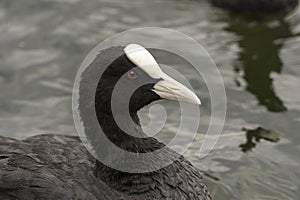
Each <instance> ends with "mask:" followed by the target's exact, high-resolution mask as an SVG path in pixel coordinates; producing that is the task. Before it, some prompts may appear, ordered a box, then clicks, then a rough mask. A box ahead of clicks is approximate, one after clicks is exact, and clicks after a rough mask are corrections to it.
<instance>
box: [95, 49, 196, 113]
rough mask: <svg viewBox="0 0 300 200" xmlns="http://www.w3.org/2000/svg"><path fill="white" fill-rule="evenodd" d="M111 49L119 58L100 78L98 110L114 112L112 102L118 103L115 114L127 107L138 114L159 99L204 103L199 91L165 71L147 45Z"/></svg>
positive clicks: (97, 100)
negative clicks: (145, 46) (201, 101)
mask: <svg viewBox="0 0 300 200" xmlns="http://www.w3.org/2000/svg"><path fill="white" fill-rule="evenodd" d="M111 51H116V54H115V55H116V58H115V59H114V60H113V62H111V63H110V64H109V66H107V68H106V70H105V71H104V73H103V74H102V76H101V78H100V80H99V83H98V87H97V93H96V99H95V101H96V102H95V105H96V110H98V112H102V114H103V113H109V114H111V110H112V105H116V106H115V107H116V108H114V109H115V110H116V113H114V114H117V115H120V114H122V113H123V112H125V111H126V110H127V111H129V113H130V115H131V117H134V116H135V115H136V113H137V111H138V110H139V109H141V108H142V107H144V106H145V105H147V104H149V103H151V102H153V101H155V100H159V99H171V100H177V101H182V102H187V103H193V104H200V100H199V98H198V97H197V96H196V95H195V93H194V92H192V91H191V90H190V89H188V88H187V87H186V86H184V85H182V84H181V83H179V82H178V81H176V80H175V79H173V78H171V77H170V76H168V75H167V74H166V73H164V72H163V71H162V70H161V68H160V66H159V65H158V63H157V62H156V60H155V59H154V57H153V56H152V55H151V53H150V52H149V51H148V50H147V49H145V48H144V47H142V46H140V45H137V44H130V45H128V46H126V47H120V48H112V49H111ZM112 55H113V54H112ZM102 67H105V66H102ZM128 109H129V110H128Z"/></svg>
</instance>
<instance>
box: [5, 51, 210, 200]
mask: <svg viewBox="0 0 300 200" xmlns="http://www.w3.org/2000/svg"><path fill="white" fill-rule="evenodd" d="M107 66H108V67H107ZM106 67H107V68H106ZM105 68H106V69H105ZM104 69H105V71H104ZM132 70H134V73H135V75H138V77H139V78H138V79H128V80H126V79H125V82H126V81H127V82H126V86H128V87H130V85H132V86H134V85H135V84H139V83H138V82H139V81H142V82H143V81H145V82H147V84H143V86H141V87H139V88H138V89H137V90H136V91H135V92H134V93H133V95H132V96H131V98H130V103H129V113H130V119H133V122H134V123H131V122H130V121H128V120H129V119H127V118H126V116H124V120H123V121H124V125H126V126H127V127H128V129H129V130H131V134H130V135H128V134H126V133H125V132H124V131H122V129H120V128H119V127H118V125H117V124H116V122H115V121H114V118H113V115H112V111H111V109H112V108H111V98H112V91H113V88H114V86H115V84H116V83H117V82H118V80H119V79H120V77H122V76H123V75H124V74H127V73H128V72H130V71H132ZM102 73H103V74H102ZM99 74H102V76H101V77H99ZM159 81H160V79H156V78H152V77H151V76H149V75H148V74H147V73H145V72H144V71H143V70H141V69H140V68H138V67H136V66H135V65H134V64H133V63H132V62H131V61H130V60H128V58H127V57H126V56H125V55H124V51H123V47H113V48H109V49H106V50H103V51H101V52H100V53H99V55H98V56H97V57H96V58H95V59H94V61H93V62H92V63H91V64H90V65H89V67H88V68H87V69H86V70H85V71H84V72H83V74H82V79H81V85H80V96H81V97H83V98H81V99H79V110H80V112H81V113H80V114H81V116H82V121H83V123H84V127H85V131H86V133H87V138H88V139H89V141H90V142H91V145H92V146H93V148H94V149H95V151H96V152H97V150H98V149H97V148H100V147H99V143H100V144H101V137H104V136H103V135H102V136H99V135H98V134H95V132H96V128H95V127H94V126H95V120H97V124H98V125H99V124H100V125H101V127H102V129H103V131H104V134H105V137H108V138H109V139H110V141H112V142H113V143H114V144H115V145H117V146H119V147H120V148H122V149H124V150H126V151H130V152H135V153H145V152H152V151H155V150H157V149H161V148H162V147H165V145H164V144H163V143H160V142H159V141H157V140H156V139H154V138H151V137H145V138H140V137H135V135H136V136H145V133H143V131H142V129H141V127H140V125H139V118H138V115H137V111H138V110H139V109H140V108H142V107H143V106H145V105H147V104H149V103H151V102H153V101H155V100H159V99H160V96H159V95H157V94H156V93H155V92H153V91H152V90H151V88H153V86H154V84H156V83H157V82H159ZM91 84H92V86H91ZM93 88H96V91H93ZM124 92H125V93H126V91H124ZM117 101H118V102H117V103H118V105H120V107H122V105H123V104H124V105H125V104H126V102H125V101H124V99H123V98H118V99H117ZM92 110H96V115H97V117H96V119H94V118H93V116H91V115H90V112H91V111H92ZM118 114H120V115H121V116H122V110H120V113H118ZM165 149H166V150H165V151H163V153H162V155H161V156H160V157H156V158H155V159H153V160H148V161H145V166H148V165H149V163H151V164H153V165H155V164H158V163H159V162H161V161H162V160H166V159H171V160H172V158H174V157H179V158H178V159H177V160H176V161H175V162H173V163H172V164H170V165H168V166H166V167H164V168H162V169H159V170H155V171H152V172H145V173H128V172H122V171H118V170H116V169H112V168H110V167H108V166H106V165H104V164H102V163H101V162H99V161H97V160H96V159H95V158H94V157H93V156H91V155H90V153H89V152H88V151H87V150H86V148H85V147H84V145H83V144H82V142H81V141H80V139H79V137H76V136H62V135H40V136H34V137H31V138H28V139H26V140H24V141H18V140H15V139H10V138H5V137H0V199H149V200H150V199H151V200H152V199H189V200H193V199H200V200H208V199H211V196H210V194H209V192H208V190H207V187H206V185H205V184H204V182H203V179H202V177H201V174H200V172H199V170H198V169H196V168H195V167H193V166H192V164H191V163H190V162H189V161H187V160H186V159H185V158H184V157H183V156H180V155H178V154H177V153H176V152H175V151H173V150H172V149H169V148H165ZM101 150H103V146H102V147H101ZM102 153H103V155H105V156H109V159H110V160H111V161H112V162H120V164H122V162H126V160H125V161H124V160H120V155H116V154H114V152H111V151H110V149H105V148H104V152H102ZM139 164H140V163H139Z"/></svg>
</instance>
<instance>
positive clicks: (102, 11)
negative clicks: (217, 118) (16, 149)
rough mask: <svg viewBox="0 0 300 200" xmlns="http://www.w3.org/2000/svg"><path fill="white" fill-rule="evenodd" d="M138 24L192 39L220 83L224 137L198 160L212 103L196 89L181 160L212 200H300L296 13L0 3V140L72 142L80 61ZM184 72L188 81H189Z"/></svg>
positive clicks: (73, 0)
mask: <svg viewBox="0 0 300 200" xmlns="http://www.w3.org/2000/svg"><path fill="white" fill-rule="evenodd" d="M141 26H158V27H166V28H172V29H175V30H178V31H180V32H183V33H185V34H187V35H189V36H191V37H193V38H194V39H195V40H197V41H198V42H199V43H201V44H202V45H203V46H204V47H205V48H206V49H207V50H208V52H209V53H210V55H211V56H212V58H213V59H214V60H215V61H216V63H217V65H218V67H219V70H220V72H221V74H222V76H223V79H224V83H225V86H226V92H227V98H228V110H227V119H226V124H225V127H224V131H223V134H222V136H221V138H220V140H219V141H218V143H217V145H216V147H215V149H214V151H213V152H212V153H210V154H209V155H208V156H207V157H206V158H205V159H203V160H200V159H199V158H198V157H197V152H198V150H199V146H200V145H201V141H202V138H203V133H204V132H205V128H206V127H205V125H207V123H208V122H207V121H208V120H207V117H206V118H205V115H208V114H209V112H210V109H209V108H210V104H209V102H210V101H209V96H208V95H207V92H206V91H205V90H206V89H205V88H204V89H203V91H202V88H196V92H197V93H198V94H199V95H200V98H201V99H202V101H203V102H207V103H204V104H203V105H202V106H201V112H202V115H204V116H203V121H201V123H200V124H201V125H200V128H199V137H197V142H196V145H194V146H193V148H192V149H191V150H190V151H188V152H187V153H186V154H185V155H186V157H188V158H189V159H190V160H192V161H193V162H194V164H195V165H196V166H197V167H198V168H200V169H201V170H203V171H204V172H205V174H206V176H205V179H206V182H207V183H208V185H209V188H210V191H211V193H212V195H213V196H214V199H222V200H223V199H243V200H244V199H246V200H247V199H249V200H250V199H251V200H252V199H289V200H290V199H298V198H299V196H300V192H299V191H300V190H299V185H300V181H299V180H300V173H299V163H300V158H299V153H300V144H299V141H300V135H299V130H300V93H299V85H300V78H299V77H300V68H299V65H300V59H299V56H298V55H299V53H300V37H299V33H300V9H295V10H293V11H291V12H289V13H288V14H287V15H283V14H278V15H273V16H269V17H266V18H263V19H259V20H256V21H255V20H253V19H249V18H247V17H244V18H241V17H237V16H234V15H230V14H228V13H227V12H224V11H222V10H220V9H217V8H214V7H212V6H211V5H209V4H208V3H207V2H206V1H200V0H199V1H192V0H186V1H184V0H155V1H151V2H150V1H146V0H141V1H130V0H122V1H121V0H118V1H116V0H114V1H108V0H98V1H96V0H90V1H88V2H87V1H84V0H60V1H58V0H41V1H34V0H24V1H11V0H7V1H5V0H2V1H0V63H1V67H0V91H1V98H0V124H1V126H0V134H1V135H4V136H9V137H14V138H19V139H23V138H26V137H28V136H32V135H36V134H41V133H63V134H75V129H74V125H73V120H72V113H71V95H72V86H73V81H74V78H75V74H76V71H77V69H78V67H79V65H80V63H81V61H82V60H83V59H84V57H85V56H86V54H87V53H88V52H89V51H90V50H91V49H92V48H93V47H94V46H95V45H96V44H97V43H98V42H100V41H102V40H104V39H106V38H107V37H109V36H111V35H113V34H114V33H118V32H120V31H123V30H127V29H130V28H134V27H141ZM153 41H154V42H159V41H155V39H153ZM191 53H192V52H191ZM185 73H186V75H187V77H189V79H191V80H192V81H193V73H192V72H191V71H188V70H185ZM162 104H163V105H164V106H166V107H167V108H169V109H170V110H171V111H172V113H171V118H170V119H171V120H170V122H168V124H167V125H166V128H165V130H166V131H167V132H170V133H171V132H173V131H174V130H176V124H177V122H178V115H179V113H178V109H177V105H176V104H175V103H173V102H162ZM269 130H270V131H269ZM162 137H169V136H162ZM187 137H188V133H187ZM162 139H163V138H162ZM184 139H185V138H182V140H184Z"/></svg>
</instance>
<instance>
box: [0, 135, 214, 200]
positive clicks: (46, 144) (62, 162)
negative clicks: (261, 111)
mask: <svg viewBox="0 0 300 200" xmlns="http://www.w3.org/2000/svg"><path fill="white" fill-rule="evenodd" d="M170 152H171V153H175V152H173V151H171V150H170ZM0 199H3V200H6V199H20V200H21V199H22V200H31V199H56V200H60V199H91V200H92V199H95V200H96V199H98V200H99V199H100V200H102V199H105V200H107V199H112V200H118V199H124V200H126V199H145V200H147V199H149V200H150V199H151V200H153V199H189V200H193V199H199V200H207V199H211V197H210V195H209V193H208V191H207V188H206V186H205V184H204V183H203V180H202V178H201V175H200V173H199V171H198V170H197V169H195V168H194V167H193V166H192V165H191V164H190V163H189V162H188V161H186V160H185V159H184V158H183V157H180V158H179V160H178V161H176V162H174V163H173V164H172V165H170V166H168V167H166V168H164V169H161V170H158V171H155V172H151V173H144V174H131V173H124V172H120V171H117V170H113V169H111V168H109V167H106V166H104V165H102V164H101V163H97V164H96V160H95V159H94V158H93V156H91V155H90V154H89V153H88V151H87V150H86V148H85V147H84V146H83V144H82V142H81V140H80V139H79V138H78V137H76V136H62V135H39V136H34V137H31V138H28V139H26V140H24V141H18V140H15V139H11V138H6V137H0Z"/></svg>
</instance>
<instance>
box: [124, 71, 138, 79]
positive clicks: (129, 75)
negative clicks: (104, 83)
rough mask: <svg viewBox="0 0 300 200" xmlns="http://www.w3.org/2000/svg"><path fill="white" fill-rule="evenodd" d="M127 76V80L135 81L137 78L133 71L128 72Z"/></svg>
mask: <svg viewBox="0 0 300 200" xmlns="http://www.w3.org/2000/svg"><path fill="white" fill-rule="evenodd" d="M127 76H128V78H130V79H135V78H137V77H138V75H137V73H136V72H135V71H133V70H131V71H129V72H128V73H127Z"/></svg>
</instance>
